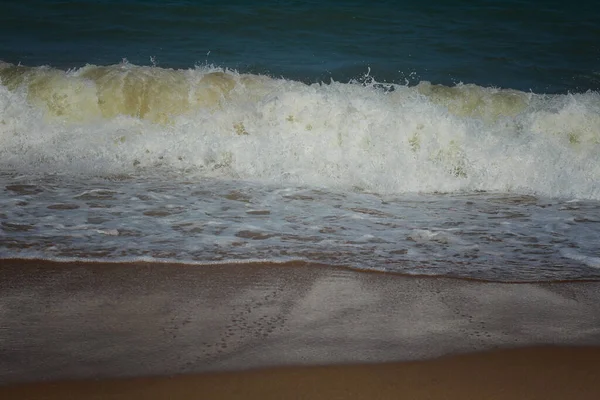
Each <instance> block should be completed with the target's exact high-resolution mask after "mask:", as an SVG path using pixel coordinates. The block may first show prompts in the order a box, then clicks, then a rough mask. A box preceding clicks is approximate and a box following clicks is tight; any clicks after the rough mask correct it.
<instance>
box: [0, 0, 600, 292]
mask: <svg viewBox="0 0 600 400" xmlns="http://www.w3.org/2000/svg"><path fill="white" fill-rule="evenodd" d="M599 10H600V7H599V6H597V5H596V4H595V3H592V2H577V3H564V2H558V1H543V2H542V1H504V2H499V1H479V2H473V1H432V2H416V1H387V2H386V1H380V2H374V3H371V2H366V1H365V2H359V1H335V2H334V1H330V2H322V1H321V2H307V1H304V2H294V1H263V2H248V1H244V2H242V1H233V2H227V3H221V2H216V1H168V2H167V1H31V0H24V1H19V2H16V1H14V2H8V3H7V2H4V3H3V5H2V8H1V12H0V39H1V40H0V259H1V258H41V259H51V260H59V261H64V260H67V261H68V260H80V259H83V260H98V261H108V262H110V261H139V260H145V261H160V262H179V263H188V264H195V265H202V264H210V263H229V262H236V263H238V262H241V263H244V262H248V261H263V262H265V261H266V262H286V261H290V260H305V261H309V262H316V263H324V264H330V265H347V266H352V267H355V268H359V269H370V270H380V271H395V272H402V273H409V274H426V275H449V276H461V277H470V278H481V279H491V280H509V281H510V280H517V281H518V280H524V281H535V280H556V279H599V278H600V248H599V247H598V238H599V237H600V161H599V158H598V154H600V92H599V89H600V75H599V71H600V58H599V57H600V50H599V43H600V40H599V39H600V30H599V26H600V24H598V21H600V14H599V13H600V11H599Z"/></svg>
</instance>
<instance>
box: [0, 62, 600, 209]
mask: <svg viewBox="0 0 600 400" xmlns="http://www.w3.org/2000/svg"><path fill="white" fill-rule="evenodd" d="M0 82H1V84H2V85H1V86H0V166H1V167H2V168H3V169H11V170H18V171H55V172H60V173H63V174H100V175H102V174H131V173H134V174H137V173H140V174H153V173H162V172H164V171H184V172H185V173H189V174H197V175H200V176H223V177H233V178H237V179H252V180H260V181H265V182H275V183H281V182H284V183H292V184H307V185H317V186H333V187H349V188H355V187H358V188H362V189H364V190H369V191H376V192H386V193H390V192H391V193H394V192H398V193H399V192H435V191H475V190H496V191H507V192H524V193H537V194H541V195H546V196H560V197H578V198H589V199H600V183H599V182H600V162H599V161H598V154H599V151H600V95H599V94H598V93H596V92H587V93H580V94H570V95H545V94H534V93H525V92H521V91H517V90H500V89H494V88H484V87H480V86H476V85H471V84H460V85H457V86H454V87H448V86H441V85H434V84H431V83H429V82H421V83H420V84H418V85H416V86H404V85H381V84H378V83H377V82H370V83H368V84H365V83H364V82H361V83H359V82H349V83H339V82H329V83H326V84H313V85H306V84H304V83H301V82H296V81H290V80H285V79H275V78H270V77H267V76H259V75H250V74H239V73H237V72H235V71H228V70H222V69H219V68H212V67H198V68H195V69H189V70H172V69H162V68H157V67H142V66H135V65H131V64H127V63H124V64H119V65H111V66H93V65H88V66H85V67H83V68H80V69H75V70H70V71H62V70H58V69H53V68H49V67H36V68H31V67H24V66H16V65H12V64H6V63H0Z"/></svg>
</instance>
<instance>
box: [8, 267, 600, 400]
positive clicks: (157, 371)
mask: <svg viewBox="0 0 600 400" xmlns="http://www.w3.org/2000/svg"><path fill="white" fill-rule="evenodd" d="M599 289H600V284H599V283H598V282H573V283H567V282H562V283H528V284H507V283H493V282H476V281H467V280H457V279H446V278H427V277H407V276H399V275H391V274H382V273H365V272H357V271H352V270H348V269H344V268H326V267H323V266H315V265H306V264H303V263H291V264H285V265H277V264H249V265H222V266H208V267H207V266H205V267H199V266H186V265H165V264H93V263H50V262H39V261H23V260H0V354H1V356H0V385H2V386H0V398H32V399H34V398H48V399H53V398H125V397H127V398H189V394H190V393H193V392H194V391H196V392H198V391H200V392H202V393H206V396H204V395H203V396H198V397H197V398H237V397H239V396H237V395H236V393H238V394H239V393H242V392H244V393H246V391H248V393H251V394H252V393H253V394H252V396H255V397H254V398H282V397H283V398H294V395H292V394H293V393H296V392H297V393H298V396H296V397H295V398H317V399H318V398H320V397H318V396H324V397H321V398H398V397H397V396H398V391H399V390H402V391H404V390H410V393H411V395H410V396H408V397H406V398H444V397H440V396H441V394H442V393H445V392H447V391H450V392H449V393H450V394H449V397H446V398H511V397H510V396H513V397H512V398H564V397H565V395H564V393H570V396H572V397H573V398H577V399H584V398H599V395H598V389H597V388H596V387H600V385H598V384H595V383H594V382H597V381H598V382H600V380H598V377H599V376H598V372H596V370H598V368H597V367H596V366H597V365H600V357H599V350H598V349H596V348H595V346H599V345H600V290H599ZM548 345H551V346H552V347H548ZM532 346H534V347H532ZM539 346H545V347H543V348H540V347H539ZM558 346H561V347H560V348H559V347H558ZM565 346H568V347H565ZM580 346H587V347H585V348H582V347H580ZM515 347H519V348H523V347H526V348H525V349H521V350H509V351H499V352H498V351H497V350H496V349H508V348H515ZM489 351H492V352H491V353H490V352H489ZM465 353H475V354H469V355H459V356H455V358H452V357H448V355H453V354H454V355H456V354H465ZM440 356H446V357H444V358H442V359H438V360H431V359H433V358H436V357H440ZM410 360H429V361H417V362H407V361H410ZM398 361H405V362H403V363H392V364H390V362H398ZM366 363H369V364H368V365H367V364H366ZM348 364H353V365H351V366H348ZM318 365H326V366H319V367H315V366H318ZM332 365H334V366H332ZM341 365H346V366H341ZM291 366H295V367H293V368H291ZM275 367H279V368H275ZM240 370H245V371H246V372H236V371H240ZM218 371H233V372H218ZM173 376H175V377H173ZM150 377H153V378H150ZM160 377H162V378H160ZM165 377H170V378H165ZM114 378H118V379H117V380H111V379H114ZM131 378H133V379H131ZM90 379H91V380H92V381H90ZM73 380H78V382H76V383H49V382H59V381H73ZM79 380H80V381H79ZM86 380H87V381H86ZM41 381H45V382H46V383H43V384H42V386H39V385H40V384H39V383H38V384H31V383H29V384H25V383H28V382H41ZM23 384H25V386H23ZM14 385H17V386H14ZM345 387H347V388H348V390H346V389H344V388H345ZM405 387H406V388H405ZM408 387H410V388H408ZM350 389H351V390H350ZM299 390H303V392H299ZM486 390H487V391H486ZM81 391H83V392H81ZM290 391H291V392H290ZM478 391H484V392H482V393H486V395H485V396H479V397H473V396H474V394H473V393H475V392H478ZM515 391H517V392H515ZM292 392H293V393H292ZM67 393H73V396H71V397H69V396H67V395H66V394H67ZM102 393H104V394H102ZM283 393H287V394H286V395H284V394H283ZM369 393H371V394H372V395H369ZM394 393H395V394H396V395H395V396H393V394H394ZM407 393H409V392H407ZM452 393H454V394H452ZM515 393H530V394H531V396H529V395H527V396H529V397H526V396H517V397H514V396H515ZM326 394H328V395H327V396H326ZM334 394H335V396H337V397H335V396H334ZM592 394H593V396H592V397H590V396H591V395H592ZM429 395H431V396H430V397H427V396H429ZM549 395H553V396H559V395H560V396H562V397H548V396H549ZM6 396H9V397H6ZM15 396H16V397H15ZM36 396H37V397H36ZM39 396H46V397H39ZM52 396H55V397H52ZM93 396H100V397H93ZM102 396H104V397H102ZM111 396H112V397H111ZM119 396H121V397H119ZM123 396H125V397H123ZM136 396H137V397H136ZM152 396H154V397H152ZM178 396H179V397H178ZM266 396H272V397H266ZM361 396H362V397H361ZM377 396H379V397H377ZM419 396H421V397H419ZM436 396H437V397H436ZM452 396H454V397H452ZM457 396H458V397H457ZM461 396H462V397H461ZM465 396H467V397H465ZM468 396H471V397H468ZM493 396H496V397H493ZM498 396H505V397H498ZM506 396H509V397H506ZM536 396H537V397H536ZM585 396H588V397H585ZM244 397H245V396H244ZM245 398H252V397H245Z"/></svg>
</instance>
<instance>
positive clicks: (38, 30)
mask: <svg viewBox="0 0 600 400" xmlns="http://www.w3.org/2000/svg"><path fill="white" fill-rule="evenodd" d="M122 59H127V60H128V61H129V62H131V63H133V64H137V65H152V64H154V65H158V66H161V67H175V68H189V67H193V66H194V65H196V64H205V63H209V64H214V65H216V66H220V67H228V68H233V69H236V70H238V71H239V72H252V73H261V74H269V75H271V76H283V77H285V78H288V79H297V80H302V81H305V82H316V81H325V82H328V81H329V80H330V79H334V80H336V81H341V82H347V81H348V80H350V79H352V78H360V77H361V76H363V75H365V74H366V73H367V72H368V71H370V75H371V76H372V77H374V78H375V79H376V80H377V81H379V82H394V83H404V82H405V81H406V80H408V81H409V82H411V83H416V82H418V81H422V80H427V81H431V82H433V83H439V84H445V85H451V84H454V83H458V82H463V83H474V84H477V85H480V86H495V87H502V88H513V89H518V90H522V91H533V92H536V93H566V92H585V91H587V90H598V89H599V88H600V5H599V3H598V2H596V1H574V2H568V1H562V0H538V1H533V0H530V1H527V0H472V1H469V0H431V1H420V0H388V1H366V0H320V1H275V0H264V1H242V0H231V1H218V0H178V1H161V0H75V1H64V0H21V1H14V0H6V1H4V2H3V3H2V12H1V13H0V60H3V61H5V62H9V63H14V64H16V63H21V64H22V65H26V66H38V65H50V66H53V67H57V68H63V69H64V68H74V67H81V66H83V65H85V64H88V63H89V64H96V65H106V64H116V63H119V62H121V60H122Z"/></svg>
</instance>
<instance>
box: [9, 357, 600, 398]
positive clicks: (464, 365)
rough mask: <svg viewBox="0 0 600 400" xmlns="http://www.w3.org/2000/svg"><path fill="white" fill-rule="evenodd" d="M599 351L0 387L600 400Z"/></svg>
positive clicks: (155, 394)
mask: <svg viewBox="0 0 600 400" xmlns="http://www.w3.org/2000/svg"><path fill="white" fill-rule="evenodd" d="M599 366H600V348H549V347H546V348H526V349H519V350H514V349H513V350H501V351H494V352H487V353H483V354H469V355H461V356H454V357H444V358H440V359H436V360H429V361H420V362H405V363H394V364H374V365H356V366H333V367H296V368H279V369H267V370H256V371H246V372H233V373H231V372H230V373H212V374H211V373H208V374H203V375H187V376H186V375H184V376H176V377H163V378H136V379H121V380H109V381H83V382H60V383H43V384H33V385H20V386H11V387H0V398H2V399H7V400H8V399H24V400H25V399H27V400H55V399H56V400H58V399H98V400H101V399H115V400H116V399H122V400H126V399H127V400H136V399H148V400H151V399H156V400H158V399H173V400H175V399H257V400H258V399H261V400H267V399H315V400H318V399H323V400H325V399H327V400H331V399H365V400H366V399H370V400H371V399H372V400H376V399H413V400H418V399H461V400H466V399H477V400H480V399H488V400H495V399H507V400H508V399H510V400H514V399H519V400H529V399H540V400H541V399H545V400H552V399H574V400H585V399H590V400H592V399H594V400H597V399H599V398H600V368H599Z"/></svg>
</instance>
